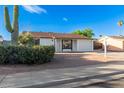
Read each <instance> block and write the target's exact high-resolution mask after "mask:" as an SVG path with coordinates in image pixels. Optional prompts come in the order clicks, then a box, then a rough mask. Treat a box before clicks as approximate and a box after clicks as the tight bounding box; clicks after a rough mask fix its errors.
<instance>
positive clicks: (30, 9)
mask: <svg viewBox="0 0 124 93" xmlns="http://www.w3.org/2000/svg"><path fill="white" fill-rule="evenodd" d="M23 8H24V9H25V10H26V11H28V12H30V13H37V14H40V13H47V10H45V9H43V8H41V7H39V6H36V5H23Z"/></svg>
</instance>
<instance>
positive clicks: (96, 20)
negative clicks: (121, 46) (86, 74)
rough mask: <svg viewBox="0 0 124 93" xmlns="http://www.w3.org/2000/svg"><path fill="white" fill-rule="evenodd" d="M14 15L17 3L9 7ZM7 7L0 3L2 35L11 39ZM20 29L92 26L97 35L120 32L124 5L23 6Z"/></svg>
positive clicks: (58, 29) (63, 29) (69, 29)
mask: <svg viewBox="0 0 124 93" xmlns="http://www.w3.org/2000/svg"><path fill="white" fill-rule="evenodd" d="M8 8H9V14H10V17H11V22H12V17H13V11H12V10H13V6H8ZM3 9H4V6H0V35H2V36H3V37H4V39H7V40H8V39H10V33H9V32H8V31H7V30H6V28H5V25H4V11H3ZM19 9H20V10H19V14H20V15H19V32H22V31H42V32H60V33H70V32H72V31H74V30H77V29H85V28H91V29H93V31H94V33H95V37H98V36H99V35H118V34H119V31H120V30H123V32H122V34H124V27H119V26H118V25H117V22H118V21H119V20H124V6H105V5H104V6H103V5H99V6H95V5H92V6H91V5H89V6H87V5H82V6H78V5H77V6H76V5H73V6H72V5H68V6H66V5H51V6H49V5H42V6H19Z"/></svg>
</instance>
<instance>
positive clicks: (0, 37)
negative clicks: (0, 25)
mask: <svg viewBox="0 0 124 93" xmlns="http://www.w3.org/2000/svg"><path fill="white" fill-rule="evenodd" d="M0 44H3V37H2V36H0Z"/></svg>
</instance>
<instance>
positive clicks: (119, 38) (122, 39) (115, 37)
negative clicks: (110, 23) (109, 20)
mask: <svg viewBox="0 0 124 93" xmlns="http://www.w3.org/2000/svg"><path fill="white" fill-rule="evenodd" d="M107 38H112V39H117V40H121V41H124V36H107ZM104 39H105V37H101V38H100V39H99V40H98V41H102V40H104Z"/></svg>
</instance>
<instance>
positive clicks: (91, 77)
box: [0, 62, 124, 88]
mask: <svg viewBox="0 0 124 93" xmlns="http://www.w3.org/2000/svg"><path fill="white" fill-rule="evenodd" d="M122 77H124V62H117V63H111V64H97V65H90V66H88V65H87V66H80V67H70V68H61V69H59V68H58V69H48V70H40V71H31V72H23V73H16V74H6V75H0V87H1V88H7V87H11V88H18V87H39V88H40V87H57V86H58V87H78V86H80V85H83V83H82V84H79V83H80V82H82V81H83V82H84V81H85V82H84V85H90V84H92V83H96V82H97V83H98V82H101V81H104V82H105V81H107V80H109V81H110V80H113V79H118V78H122ZM74 82H75V84H71V83H74ZM77 82H78V83H77ZM69 83H70V85H66V84H69ZM63 85H64V86H63ZM71 85H74V86H71ZM84 85H83V86H84Z"/></svg>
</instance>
